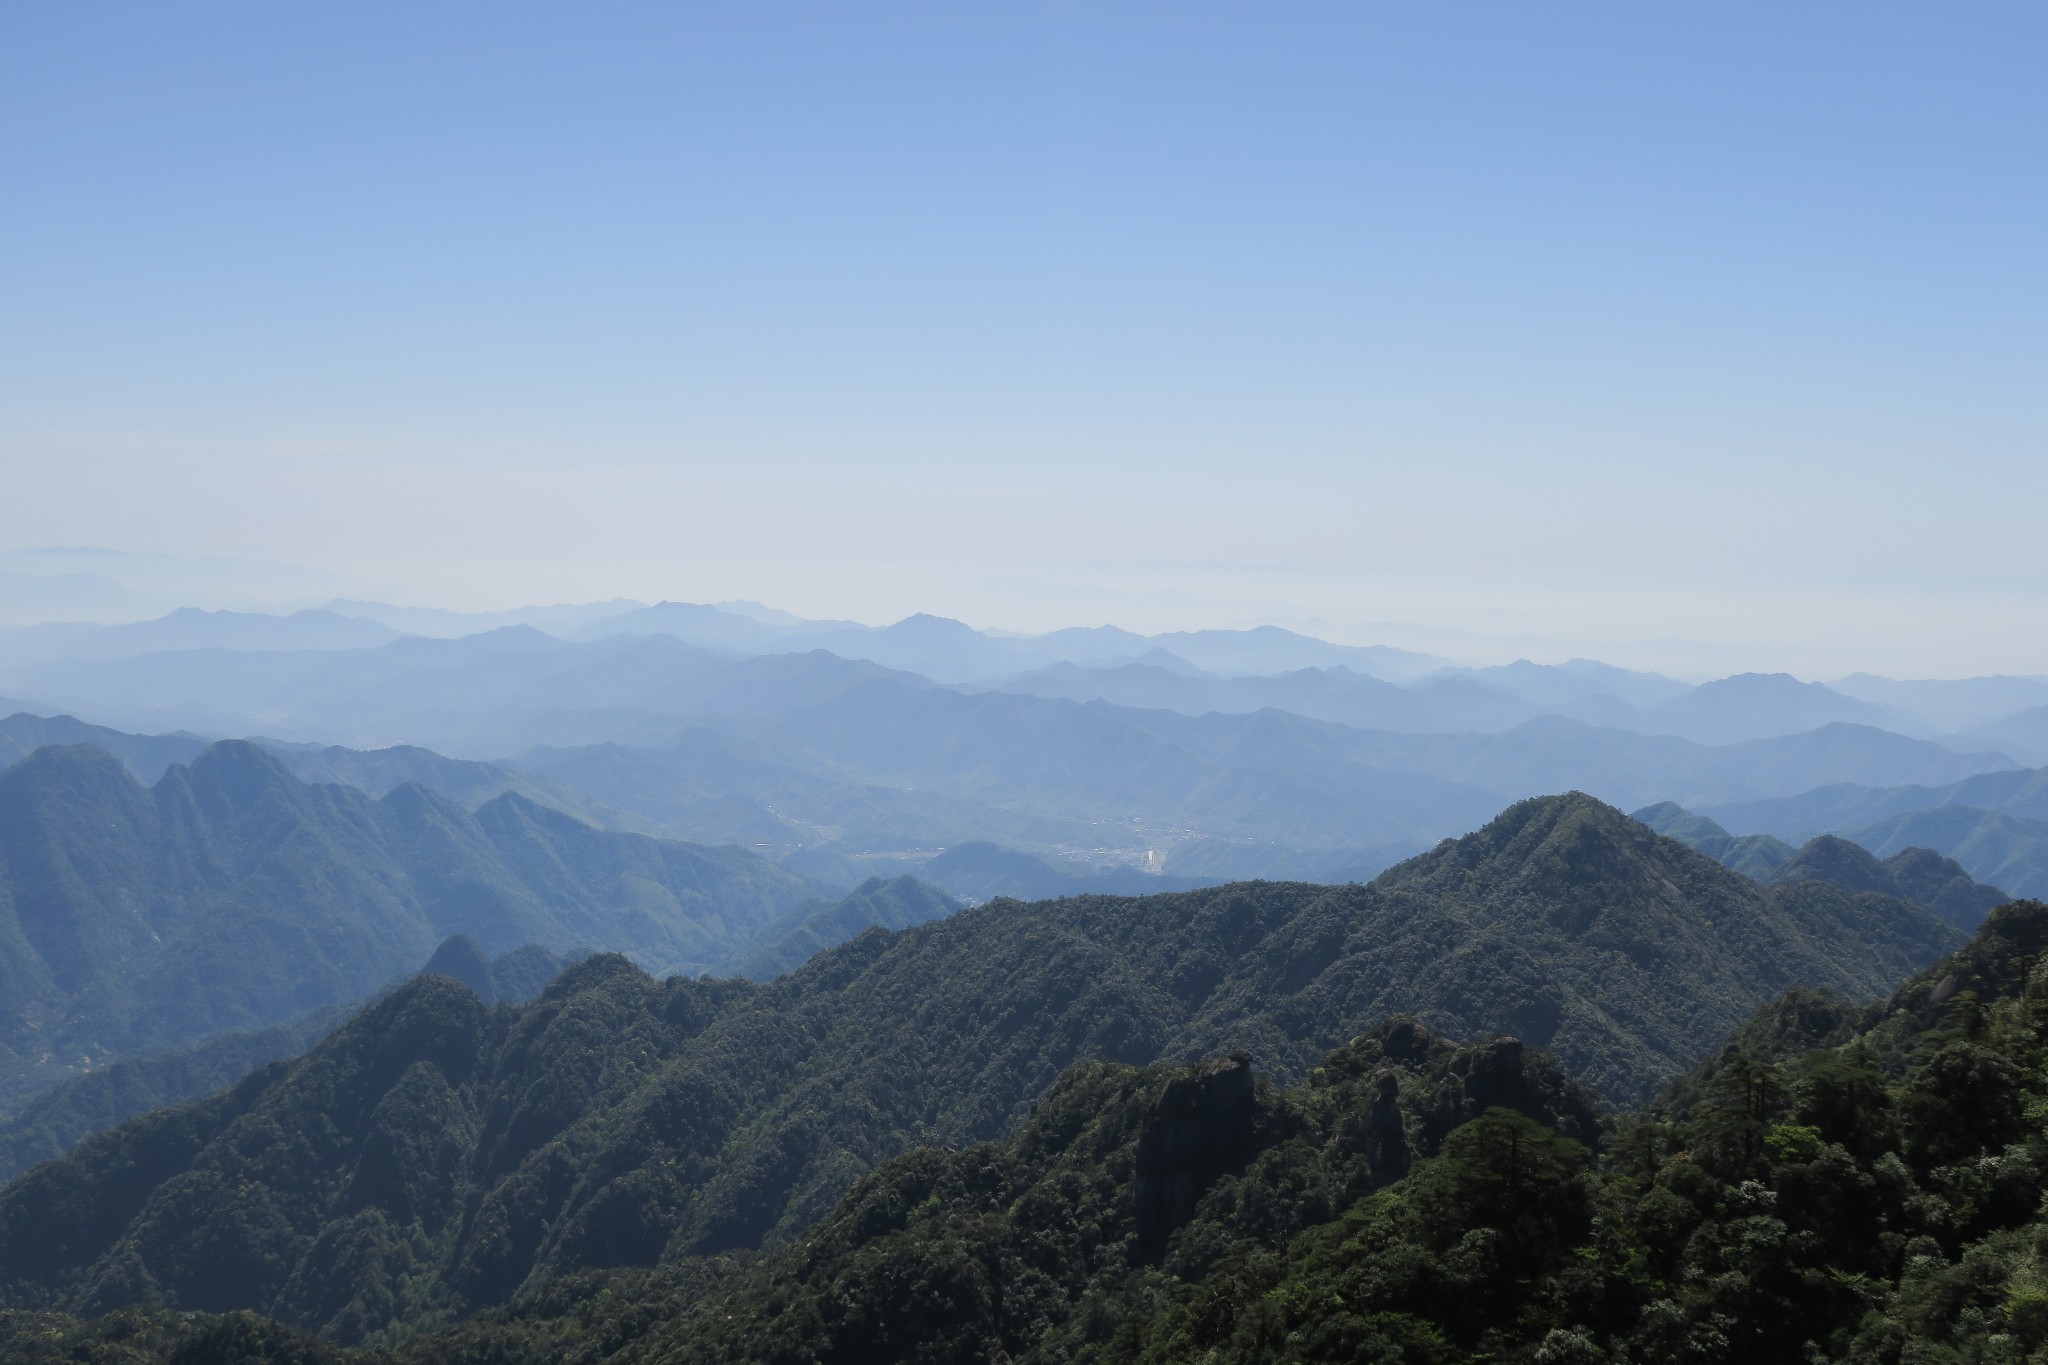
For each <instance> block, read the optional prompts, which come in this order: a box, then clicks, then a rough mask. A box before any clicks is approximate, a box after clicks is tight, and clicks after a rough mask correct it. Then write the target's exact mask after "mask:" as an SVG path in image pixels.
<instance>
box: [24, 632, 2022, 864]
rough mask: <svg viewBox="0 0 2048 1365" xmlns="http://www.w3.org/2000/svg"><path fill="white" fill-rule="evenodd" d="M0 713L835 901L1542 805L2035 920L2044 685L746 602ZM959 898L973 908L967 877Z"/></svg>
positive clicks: (1469, 821)
mask: <svg viewBox="0 0 2048 1365" xmlns="http://www.w3.org/2000/svg"><path fill="white" fill-rule="evenodd" d="M0 697H5V698H8V699H10V700H9V702H8V706H9V708H10V709H12V710H16V711H19V712H23V713H26V714H28V715H31V716H40V717H45V718H49V717H55V716H60V715H70V716H73V717H76V718H78V719H80V720H83V721H86V722H89V723H93V724H98V725H102V726H106V727H111V728H113V729H117V730H120V731H123V732H125V733H129V734H136V735H148V734H166V733H170V734H177V733H180V732H184V733H189V734H190V735H192V736H195V737H196V738H195V739H193V740H190V741H178V740H174V739H167V740H164V741H160V742H158V743H157V744H156V746H155V747H154V748H153V749H151V748H149V746H146V745H143V744H142V742H141V741H140V740H136V741H133V742H129V741H123V742H124V743H128V744H129V746H130V750H131V752H132V757H131V756H128V755H124V757H128V761H129V762H130V766H131V768H133V769H134V771H135V773H136V775H137V777H138V778H140V779H141V780H144V781H154V780H155V778H156V776H157V775H158V774H159V773H160V772H161V771H162V768H163V766H164V765H166V764H167V763H168V762H170V761H173V758H174V757H184V758H189V757H191V756H192V755H193V754H194V753H196V752H197V748H196V747H193V746H194V745H196V744H197V743H198V741H199V740H204V739H215V738H255V739H259V740H261V741H262V742H263V743H265V744H266V745H267V746H268V747H270V748H271V749H272V750H273V751H274V752H276V753H278V754H279V755H280V757H281V758H283V760H284V761H285V762H286V763H287V765H288V766H290V767H291V768H292V769H293V771H295V772H297V773H298V774H299V775H301V776H302V777H307V778H310V779H313V780H334V781H341V782H345V783H349V784H352V785H356V786H359V787H362V788H363V789H365V790H367V791H369V792H371V793H372V794H373V795H382V794H383V793H384V792H385V791H388V790H390V789H391V788H392V787H394V786H396V785H398V784H400V783H402V782H405V781H418V782H421V783H423V784H424V785H426V786H427V787H429V788H431V789H433V790H435V791H437V792H440V793H441V794H443V795H446V796H448V797H450V798H452V799H454V800H456V801H457V802H459V803H462V804H465V805H470V806H474V805H476V804H478V803H479V802H481V801H482V800H484V799H486V798H488V797H489V796H492V795H496V794H498V793H499V792H503V791H508V790H510V791H517V792H519V793H520V794H521V795H524V796H527V797H529V798H531V799H535V800H539V801H541V802H542V803H543V804H548V805H553V806H556V807H557V808H559V809H562V810H565V811H569V812H570V813H572V814H575V815H577V816H578V817H579V818H581V819H584V820H587V821H592V822H595V823H598V824H601V825H605V826H608V827H611V828H615V829H620V830H630V831H635V832H642V833H653V834H660V835H664V836H668V837H672V838H678V839H683V840H687V841H691V842H698V843H725V842H736V843H740V844H742V845H745V846H748V847H751V848H755V849H757V850H758V851H760V852H762V853H763V854H764V856H767V857H769V858H771V859H772V860H775V861H778V862H783V863H785V864H787V865H789V866H790V867H791V868H792V869H793V870H796V871H799V872H803V873H806V874H809V875H816V876H821V877H823V878H825V879H826V880H827V881H832V882H835V883H838V884H841V885H844V886H848V887H850V886H852V885H854V884H856V883H858V882H859V881H861V880H863V879H864V878H865V876H867V875H869V874H874V873H879V874H884V875H895V874H898V873H902V872H906V871H916V870H918V869H919V868H921V867H923V866H925V865H926V864H927V863H928V862H930V861H931V860H932V859H934V858H936V857H938V856H939V855H940V854H941V853H943V852H944V851H946V850H950V849H954V848H956V847H957V846H960V845H967V844H972V845H976V846H980V845H992V846H993V848H994V850H995V853H994V854H992V855H986V856H1002V857H1009V856H1011V855H1029V856H1030V857H1033V858H1040V859H1050V860H1052V861H1051V862H1050V863H1049V864H1047V865H1046V867H1045V868H1044V870H1043V871H1042V872H1041V873H1039V874H1035V875H1037V876H1038V881H1037V882H1035V883H1033V884H1032V885H1031V886H1024V885H1022V884H1018V885H1016V886H1014V887H1011V888H1010V889H1013V890H1020V891H1024V890H1029V891H1038V890H1045V891H1051V890H1053V889H1056V888H1059V887H1061V886H1063V885H1065V886H1069V887H1072V886H1078V885H1080V883H1072V882H1071V881H1070V880H1069V879H1071V878H1072V877H1074V876H1076V875H1079V876H1081V877H1082V878H1083V879H1084V881H1085V880H1086V879H1087V878H1090V877H1095V878H1097V879H1098V880H1097V881H1096V882H1093V883H1088V884H1090V885H1096V886H1098V887H1099V889H1129V888H1124V887H1123V886H1122V883H1120V882H1119V883H1117V884H1116V885H1115V886H1114V887H1113V886H1112V885H1111V884H1109V883H1105V882H1101V881H1100V880H1099V879H1100V877H1102V876H1110V875H1111V874H1107V873H1103V872H1101V869H1103V868H1105V867H1117V868H1123V869H1126V871H1125V872H1124V873H1119V874H1114V875H1115V876H1119V877H1121V876H1129V875H1139V874H1158V875H1167V876H1172V877H1177V878H1180V879H1183V880H1182V881H1181V882H1179V883H1166V882H1162V883H1158V884H1157V885H1158V886H1159V889H1168V888H1169V887H1170V886H1171V885H1176V884H1190V881H1189V879H1192V880H1193V881H1201V880H1219V879H1229V878H1238V877H1247V876H1264V877H1311V878H1318V879H1336V880H1343V879H1347V878H1354V877H1364V876H1370V875H1371V874H1372V873H1374V872H1376V871H1378V870H1379V869H1380V868H1383V867H1385V866H1388V865H1389V864H1391V863H1392V862H1394V861H1396V860H1398V859H1399V858H1401V857H1405V856H1407V855H1409V854H1412V853H1415V852H1417V851H1420V850H1421V849H1423V848H1426V847H1428V846H1429V845H1430V844H1432V843H1434V842H1435V841H1437V840H1438V839H1441V838H1445V837H1450V836H1455V835H1458V834H1461V833H1464V832H1466V831H1468V830H1470V829H1473V828H1476V827H1477V826H1478V825H1479V824H1480V823H1482V822H1483V821H1485V820H1486V819H1487V818H1489V817H1490V816H1491V815H1492V814H1493V813H1494V812H1496V811H1498V810H1499V809H1500V808H1501V807H1502V806H1503V805H1504V804H1506V803H1507V802H1510V801H1514V800H1518V799H1521V798H1524V797H1528V796H1532V795H1538V794H1542V793H1547V792H1556V791H1563V790H1572V789H1576V790H1581V791H1585V792H1588V793H1590V794H1592V795H1595V796H1598V797H1600V798H1601V799H1603V800H1607V801H1610V802H1612V803H1614V804H1616V805H1618V806H1621V807H1622V808H1624V809H1637V808H1640V807H1644V806H1649V805H1653V804H1657V803H1660V802H1666V801H1669V802H1675V803H1677V804H1679V805H1680V806H1682V807H1685V808H1686V809H1688V810H1697V811H1699V812H1700V813H1703V814H1706V815H1708V816H1710V817H1712V818H1714V819H1715V820H1717V821H1719V822H1720V823H1721V824H1722V825H1723V826H1725V828H1726V829H1727V831H1728V832H1730V833H1732V834H1737V835H1741V834H1749V833H1771V834H1774V835H1777V836H1779V837H1781V838H1785V839H1788V840H1790V841H1792V842H1795V843H1798V842H1803V841H1804V840H1806V839H1808V838H1810V837H1812V836H1813V835H1816V834H1821V833H1844V834H1850V835H1853V836H1855V837H1856V838H1857V841H1858V842H1860V843H1864V844H1866V845H1868V846H1869V847H1871V848H1872V849H1873V850H1875V851H1879V852H1882V853H1884V854H1885V855H1887V856H1889V855H1890V854H1892V853H1895V852H1898V851H1899V850H1901V849H1903V848H1906V847H1912V846H1926V847H1931V848H1934V849H1936V850H1938V851H1940V852H1942V853H1945V854H1949V855H1951V856H1954V857H1956V858H1958V859H1959V860H1960V861H1961V862H1962V863H1963V864H1964V866H1966V867H1967V868H1969V870H1970V871H1971V872H1972V873H1973V874H1975V875H1977V876H1979V877H1980V878H1982V879H1984V880H1987V881H1993V882H1996V883H1997V884H1999V885H2001V886H2004V887H2005V888H2006V889H2007V890H2010V891H2014V892H2015V893H2030V892H2034V891H2038V890H2043V889H2048V874H2044V871H2043V861H2044V859H2043V857H2042V855H2040V854H2039V852H2038V849H2039V848H2040V847H2041V845H2040V843H2039V841H2040V840H2041V838H2042V837H2043V835H2048V826H2044V825H2043V824H2042V821H2043V819H2044V818H2048V801H2044V800H2042V799H2040V798H2039V797H2038V792H2039V791H2040V790H2042V789H2043V783H2042V782H2040V781H2037V780H2036V776H2037V774H2036V772H2035V769H2034V766H2033V765H2036V764H2041V763H2044V762H2048V679H2043V678H2033V677H1998V678H1975V679H1964V680H1957V681H1948V682H1935V681H1894V680H1890V679H1884V678H1878V677H1873V676H1870V675H1867V674H1856V675H1852V676H1849V677H1846V678H1841V679H1837V680H1834V681H1833V682H1831V683H1826V684H1823V683H1820V682H1812V681H1801V680H1797V679H1794V678H1792V677H1789V676H1787V675H1783V674H1741V675H1737V676H1733V677H1727V678H1721V679H1716V680H1711V681H1708V682H1705V683H1701V684H1697V685H1692V684H1687V683H1683V682H1679V681H1676V680H1673V679H1670V678H1665V677H1661V676H1658V675H1655V674H1648V673H1642V672H1636V671H1631V670H1626V669H1621V668H1616V667H1613V666H1610V665H1606V664H1601V663H1598V662H1595V661H1591V660H1572V661H1570V662H1567V663H1563V664H1555V665H1540V664H1534V663H1530V662H1528V661H1518V662H1515V663H1512V664H1506V665H1500V666H1491V667H1476V668H1475V667H1463V666H1457V665H1453V664H1451V663H1449V662H1448V661H1446V660H1442V659H1438V658H1434V657H1431V656H1428V655H1424V654H1418V653H1414V652H1412V651H1404V650H1398V649H1392V648H1386V647H1358V646H1345V645H1336V644H1331V643H1328V642H1325V641H1322V640H1317V639H1314V638H1311V637H1308V636H1304V635H1300V634H1296V633H1293V632H1289V631H1285V630H1280V629H1277V628H1274V627H1261V628H1257V629H1252V630H1206V631H1191V632H1178V633H1173V634H1165V635H1157V636H1142V635H1138V634H1135V633H1132V632H1128V631H1123V630H1119V629H1117V628H1115V627H1109V626H1103V627H1094V628H1085V629H1083V628H1077V629H1069V630H1061V631H1055V632H1052V633H1050V634H1046V635H1039V636H1028V637H1025V636H1009V635H1002V634H996V633H991V632H984V631H977V630H974V629H971V628H969V627H968V626H966V625H964V624H962V623H960V622H957V621H951V620H945V619H941V618H937V617H931V616H912V617H909V618H907V619H905V620H903V621H899V622H897V623H896V624H894V625H892V626H887V627H883V628H870V627H866V626H861V625H857V624H854V623H851V622H844V621H809V620H803V619H800V618H797V617H794V616H791V615H788V614H787V613H783V612H778V611H775V610H772V609H770V608H766V607H762V606H759V605H758V604H754V603H744V602H733V603H725V604H722V605H717V606H709V605H696V604H688V603H678V602H663V603H659V604H656V605H652V606H648V605H643V604H640V603H635V602H628V601H623V600H621V601H611V602H602V603H592V604H587V605H582V606H564V607H548V608H533V609H527V610H524V611H512V612H500V613H493V614H487V615H465V614H462V613H457V612H450V611H443V610H438V609H422V608H402V607H392V606H387V605H384V604H380V603H374V602H361V601H336V602H332V603H330V604H328V605H327V606H326V607H324V608H321V609H318V610H308V611H301V612H298V613H296V614H293V615H288V616H269V615H261V614H249V613H229V612H205V611H198V610H192V609H185V610H180V611H176V612H173V613H171V614H170V615H168V616H164V617H161V618H158V619H155V620H149V621H141V622H133V623H127V624H114V625H89V624H41V625H32V626H25V627H16V628H12V629H9V630H6V631H0ZM20 726H27V728H26V729H20V730H19V735H18V736H17V737H16V738H14V739H12V740H10V741H7V742H9V743H12V744H13V746H14V748H15V750H16V751H18V752H25V750H26V748H27V747H32V744H31V743H30V739H31V738H32V735H33V734H34V733H40V732H36V731H35V729H34V727H33V726H32V725H28V723H27V722H25V721H24V722H17V727H20ZM181 742H182V743H184V744H185V746H186V747H185V748H184V749H183V750H180V749H179V748H178V746H179V744H180V743H181ZM394 746H407V747H405V748H397V747H394ZM969 860H970V861H971V858H970V859H969ZM953 861H954V862H955V863H958V862H960V861H961V860H960V859H959V858H957V857H956V858H955V859H954V860H953ZM1010 865H1011V866H1013V867H1014V866H1020V865H1019V864H1016V863H1015V862H1014V859H1013V860H1012V863H1011V864H1010ZM940 866H941V868H942V869H943V868H944V867H945V866H947V865H946V864H941V865H940ZM957 885H958V889H960V890H961V891H962V893H963V894H968V895H976V896H978V895H986V894H990V893H992V892H993V891H995V890H999V889H1002V884H1001V883H1000V882H999V881H994V882H992V881H991V880H990V877H989V875H988V872H987V869H986V868H985V867H984V868H981V869H979V870H975V869H971V868H962V869H960V870H959V872H958V882H957Z"/></svg>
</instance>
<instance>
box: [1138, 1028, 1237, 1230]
mask: <svg viewBox="0 0 2048 1365" xmlns="http://www.w3.org/2000/svg"><path fill="white" fill-rule="evenodd" d="M1257 1121H1258V1105H1257V1103H1256V1101H1255V1099H1254V1097H1253V1087H1252V1059H1251V1055H1250V1054H1249V1053H1245V1052H1233V1053H1232V1054H1230V1055H1229V1056H1228V1057H1224V1058H1222V1059H1221V1060H1218V1061H1215V1062H1212V1063H1210V1064H1209V1065H1208V1066H1206V1067H1204V1068H1202V1070H1200V1071H1199V1072H1196V1073H1192V1074H1189V1075H1183V1076H1177V1077H1175V1078H1174V1079H1173V1080H1172V1081H1169V1082H1168V1083H1167V1086H1166V1089H1165V1090H1164V1091H1163V1092H1161V1094H1160V1096H1159V1100H1158V1102H1157V1103H1156V1104H1155V1105H1154V1106H1153V1108H1152V1113H1151V1115H1150V1116H1149V1117H1148V1118H1147V1119H1146V1120H1145V1128H1144V1131H1143V1132H1141V1133H1140V1134H1139V1135H1138V1155H1137V1172H1136V1175H1137V1179H1136V1188H1135V1190H1134V1194H1135V1197H1136V1202H1137V1218H1138V1249H1139V1254H1140V1255H1141V1256H1143V1257H1145V1258H1147V1259H1153V1258H1156V1257H1157V1256H1158V1255H1159V1254H1160V1252H1162V1251H1163V1250H1164V1249H1165V1247H1166V1239H1167V1238H1168V1237H1169V1236H1171V1235H1172V1233H1173V1231H1174V1229H1175V1228H1178V1227H1180V1226H1181V1225H1182V1224H1184V1223H1186V1222H1187V1221H1188V1220H1189V1219H1190V1218H1192V1217H1194V1214H1195V1205H1196V1204H1197V1203H1199V1202H1200V1200H1201V1198H1202V1195H1203V1193H1204V1192H1206V1191H1207V1190H1208V1188H1209V1187H1210V1186H1211V1185H1213V1184H1214V1183H1215V1182H1216V1181H1217V1180H1218V1179H1219V1178H1221V1177H1222V1176H1225V1175H1228V1174H1230V1173H1232V1172H1234V1171H1237V1170H1240V1169H1242V1168H1243V1166H1244V1163H1245V1162H1246V1161H1247V1160H1249V1159H1250V1157H1251V1155H1252V1153H1253V1152H1254V1151H1255V1150H1256V1149H1257V1145H1258V1142H1257Z"/></svg>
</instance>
